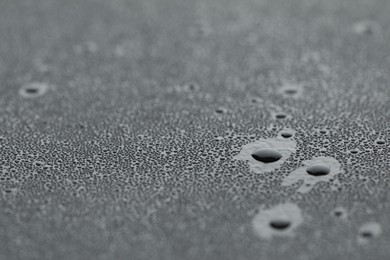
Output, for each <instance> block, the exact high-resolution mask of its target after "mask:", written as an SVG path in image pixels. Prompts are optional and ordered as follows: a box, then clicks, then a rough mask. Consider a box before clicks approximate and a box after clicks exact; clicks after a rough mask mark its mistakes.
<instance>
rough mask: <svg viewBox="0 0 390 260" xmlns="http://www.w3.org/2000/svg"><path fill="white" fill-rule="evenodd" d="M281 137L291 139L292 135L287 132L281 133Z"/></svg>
mask: <svg viewBox="0 0 390 260" xmlns="http://www.w3.org/2000/svg"><path fill="white" fill-rule="evenodd" d="M281 136H283V137H284V138H290V137H292V136H293V135H292V133H287V132H284V133H281Z"/></svg>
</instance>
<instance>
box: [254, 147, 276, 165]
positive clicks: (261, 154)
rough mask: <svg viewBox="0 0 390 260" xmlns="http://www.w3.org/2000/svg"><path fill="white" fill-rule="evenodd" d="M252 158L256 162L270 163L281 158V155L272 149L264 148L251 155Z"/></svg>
mask: <svg viewBox="0 0 390 260" xmlns="http://www.w3.org/2000/svg"><path fill="white" fill-rule="evenodd" d="M252 157H253V158H254V159H255V160H258V161H260V162H263V163H272V162H276V161H278V160H279V159H280V158H282V154H281V153H279V152H278V151H276V150H274V149H270V148H264V149H259V150H256V151H255V152H254V153H253V154H252Z"/></svg>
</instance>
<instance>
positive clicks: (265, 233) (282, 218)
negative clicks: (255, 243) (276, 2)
mask: <svg viewBox="0 0 390 260" xmlns="http://www.w3.org/2000/svg"><path fill="white" fill-rule="evenodd" d="M302 223H303V217H302V214H301V209H300V208H299V207H298V206H297V205H296V204H293V203H284V204H279V205H276V206H274V207H273V208H269V209H264V208H262V207H261V208H260V210H259V212H258V213H257V214H256V215H255V216H254V218H253V220H252V225H253V228H254V231H255V232H256V234H257V235H258V236H259V237H261V238H264V239H271V238H272V237H273V236H285V237H292V236H294V235H295V230H296V229H297V228H298V227H299V226H300V225H301V224H302Z"/></svg>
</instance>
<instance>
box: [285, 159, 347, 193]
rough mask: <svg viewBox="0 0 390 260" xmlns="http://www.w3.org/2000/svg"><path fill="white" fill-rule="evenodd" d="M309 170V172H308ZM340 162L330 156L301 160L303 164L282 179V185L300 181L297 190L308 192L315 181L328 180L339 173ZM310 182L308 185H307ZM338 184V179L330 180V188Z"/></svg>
mask: <svg viewBox="0 0 390 260" xmlns="http://www.w3.org/2000/svg"><path fill="white" fill-rule="evenodd" d="M309 170H310V172H311V174H310V173H309V172H308V171H309ZM341 172H342V170H341V164H340V163H339V162H338V161H337V160H336V159H334V158H332V157H316V158H313V159H311V160H307V161H304V162H303V166H302V167H299V168H298V169H296V170H295V171H293V172H291V173H290V174H289V175H288V176H286V177H285V178H284V179H283V182H282V186H290V185H293V184H295V183H298V182H300V181H301V180H303V183H301V186H299V188H298V190H297V192H301V193H306V192H309V191H310V190H311V189H312V188H313V187H314V186H315V184H316V183H317V182H322V181H324V182H330V181H331V180H332V179H334V177H335V176H336V175H337V174H339V173H341ZM325 173H326V174H325ZM307 184H310V185H307ZM337 185H338V180H337V179H334V181H333V182H332V187H331V188H332V189H335V188H336V186H337Z"/></svg>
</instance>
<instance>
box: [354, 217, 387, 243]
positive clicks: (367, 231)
mask: <svg viewBox="0 0 390 260" xmlns="http://www.w3.org/2000/svg"><path fill="white" fill-rule="evenodd" d="M381 233H382V228H381V226H380V225H379V224H378V223H376V222H369V223H366V224H364V225H362V226H361V227H360V229H359V236H358V243H359V244H363V245H364V244H367V243H368V242H369V240H371V239H373V238H375V237H378V236H380V234H381Z"/></svg>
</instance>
